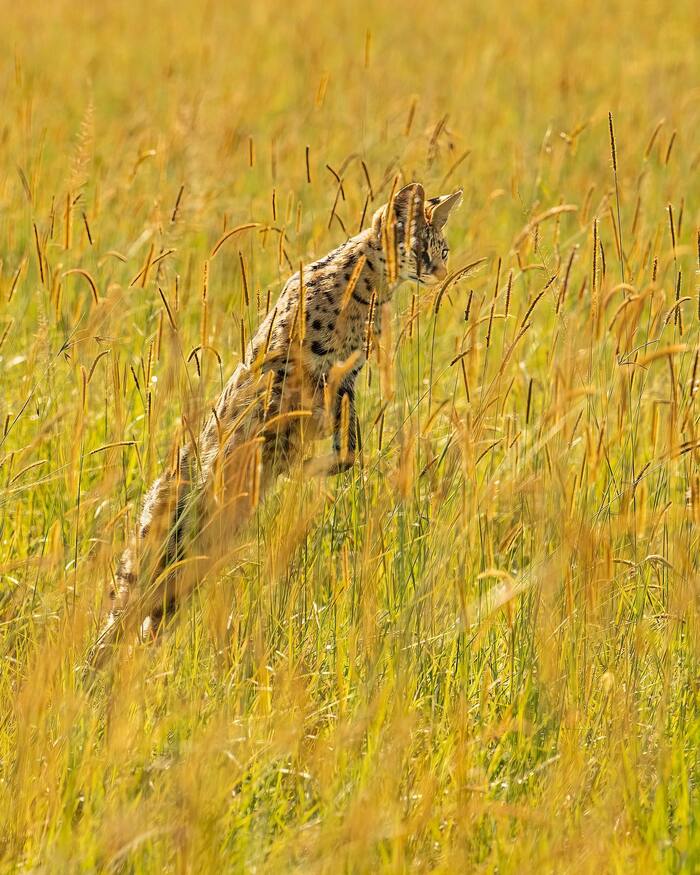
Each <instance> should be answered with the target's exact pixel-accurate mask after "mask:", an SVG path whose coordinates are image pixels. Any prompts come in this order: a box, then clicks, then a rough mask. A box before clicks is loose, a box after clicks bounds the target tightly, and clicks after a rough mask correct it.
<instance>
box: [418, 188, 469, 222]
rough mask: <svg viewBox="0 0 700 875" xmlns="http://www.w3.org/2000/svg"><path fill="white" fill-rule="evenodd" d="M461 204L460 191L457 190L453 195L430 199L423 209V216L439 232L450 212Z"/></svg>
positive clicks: (459, 189)
mask: <svg viewBox="0 0 700 875" xmlns="http://www.w3.org/2000/svg"><path fill="white" fill-rule="evenodd" d="M461 203H462V189H461V188H458V189H457V191H455V192H454V193H453V194H444V195H442V196H441V197H433V198H430V200H429V201H428V203H427V205H426V208H425V214H426V216H427V218H428V221H429V222H430V224H431V225H432V226H433V227H434V228H435V230H436V231H440V230H441V229H442V228H443V227H444V225H445V222H446V221H447V219H448V218H449V215H450V213H451V212H452V210H453V209H454V208H455V207H458V206H459V205H460V204H461Z"/></svg>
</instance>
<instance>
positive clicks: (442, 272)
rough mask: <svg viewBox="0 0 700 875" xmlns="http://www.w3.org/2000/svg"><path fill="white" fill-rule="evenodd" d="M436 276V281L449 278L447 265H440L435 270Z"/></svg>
mask: <svg viewBox="0 0 700 875" xmlns="http://www.w3.org/2000/svg"><path fill="white" fill-rule="evenodd" d="M434 275H435V278H436V279H439V280H444V279H445V277H446V276H447V268H446V267H445V265H444V264H439V265H438V266H437V267H436V268H435V272H434Z"/></svg>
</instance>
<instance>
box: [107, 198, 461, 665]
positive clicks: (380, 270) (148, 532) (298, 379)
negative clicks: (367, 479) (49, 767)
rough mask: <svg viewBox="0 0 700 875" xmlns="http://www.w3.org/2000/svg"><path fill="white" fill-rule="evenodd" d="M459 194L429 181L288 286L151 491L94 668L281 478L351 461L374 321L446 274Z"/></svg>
mask: <svg viewBox="0 0 700 875" xmlns="http://www.w3.org/2000/svg"><path fill="white" fill-rule="evenodd" d="M461 199H462V192H461V190H459V191H456V192H454V193H453V194H449V195H444V196H441V197H434V198H430V199H426V198H425V192H424V189H423V186H422V185H420V184H419V183H412V184H410V185H406V186H405V187H404V188H402V189H401V190H400V191H398V192H397V193H396V194H395V196H394V197H392V198H390V200H389V203H388V204H384V205H383V206H382V207H380V208H379V209H378V210H377V211H376V212H375V213H374V216H373V218H372V223H371V226H370V227H368V228H367V229H366V230H364V231H362V232H361V233H359V234H357V235H356V236H354V237H351V238H350V239H348V240H346V241H345V242H344V243H342V244H341V245H340V246H338V247H337V248H336V249H334V250H333V251H332V252H329V253H328V255H326V256H324V257H323V258H321V259H319V260H318V261H315V262H314V263H313V264H309V265H308V266H304V267H303V268H302V269H301V270H300V271H299V272H297V273H295V274H294V275H293V276H292V277H290V278H289V280H288V281H287V283H286V284H285V286H284V288H283V289H282V292H281V294H280V296H279V299H278V301H277V303H276V306H275V307H274V308H273V309H272V310H270V312H269V313H268V314H267V316H266V318H265V319H264V320H263V322H262V323H261V325H260V327H259V328H258V330H257V332H256V333H255V335H254V337H253V338H252V340H251V341H250V343H249V345H248V347H247V350H246V354H245V357H244V360H243V361H242V362H241V363H240V364H239V365H238V367H237V368H236V370H235V373H234V374H233V376H232V377H231V379H230V380H229V381H228V383H227V385H226V387H225V388H224V390H223V392H222V393H221V396H220V397H219V399H218V401H217V402H216V404H215V406H214V407H213V408H212V410H211V413H210V415H209V417H208V419H207V420H206V422H205V425H204V427H203V429H202V431H201V433H200V435H199V439H198V440H197V441H192V442H190V443H189V444H188V445H186V446H183V447H182V448H181V449H180V451H179V454H178V457H177V462H176V464H175V465H174V466H173V469H172V470H169V471H166V472H165V473H164V474H162V475H161V476H160V477H159V478H158V479H157V480H156V481H155V483H153V485H152V486H151V488H150V490H149V491H148V493H147V495H146V498H145V501H144V505H143V509H142V512H141V517H140V521H139V525H138V530H137V532H136V534H135V536H134V537H133V538H132V540H131V542H130V544H129V545H128V547H127V548H126V550H125V551H124V553H123V555H122V557H121V560H120V562H119V564H118V566H117V569H116V572H115V574H114V578H113V580H112V586H111V591H110V610H109V616H108V619H107V622H106V624H105V626H104V628H103V630H102V632H101V634H100V636H99V638H98V641H97V644H96V645H95V646H94V648H93V651H92V658H93V662H94V661H95V659H96V658H97V657H98V656H100V657H101V656H103V655H104V653H105V651H106V648H107V645H108V643H109V642H110V641H112V640H113V639H114V638H115V635H116V633H117V632H118V631H119V629H120V628H122V627H125V626H126V622H125V621H126V618H127V616H129V615H131V616H132V617H133V618H134V619H135V620H136V623H135V624H134V628H135V629H138V630H139V636H140V637H141V638H142V639H143V638H148V637H152V636H153V635H155V634H156V632H157V630H158V627H159V625H160V623H161V622H162V620H163V618H164V616H165V615H166V613H168V614H170V613H171V612H172V611H173V609H174V608H175V606H176V605H177V603H178V602H179V601H181V599H182V598H183V597H184V596H185V595H186V594H187V593H188V592H190V591H191V590H192V588H193V587H194V586H195V585H196V584H197V583H198V582H199V581H201V580H202V578H203V577H204V575H205V574H206V573H211V570H212V568H213V567H215V566H216V564H217V562H218V563H222V562H225V558H226V555H227V544H229V545H230V543H231V539H232V536H233V535H234V534H235V533H236V532H238V531H239V530H240V529H241V527H242V525H243V523H244V522H245V521H246V520H247V519H249V518H250V516H251V514H252V513H253V511H254V509H255V507H256V506H257V504H258V502H259V501H260V499H261V497H262V496H263V495H264V494H265V492H266V490H267V489H269V487H270V486H271V484H272V483H273V482H274V481H275V479H276V478H277V476H278V475H279V474H280V473H283V472H289V471H290V470H291V469H292V468H293V467H294V465H295V464H298V463H302V465H303V468H302V471H303V472H305V473H307V474H322V475H323V474H326V475H328V474H337V473H339V472H341V471H345V470H347V469H348V468H349V467H350V466H352V465H353V464H354V461H355V457H356V453H357V450H358V448H359V441H360V430H359V427H358V422H357V413H356V410H355V381H356V378H357V375H358V373H359V372H360V370H361V369H362V367H363V365H364V364H365V361H366V359H367V354H368V351H369V342H368V332H369V330H370V326H371V327H372V330H373V331H374V332H375V333H376V332H378V331H380V330H381V327H380V325H379V324H378V322H379V320H378V315H379V314H380V313H381V308H382V305H383V304H385V303H387V302H388V301H389V300H391V297H392V295H393V293H394V291H395V289H396V287H397V286H398V285H399V284H400V283H401V282H402V281H407V280H408V281H413V282H417V283H421V284H432V283H436V282H439V281H440V280H442V279H444V278H445V277H446V275H447V258H448V253H449V248H448V246H447V243H446V241H445V238H444V236H443V229H444V227H445V223H446V221H447V219H448V216H449V214H450V212H451V210H452V209H453V208H454V207H455V206H456V205H457V204H459V203H460V201H461ZM329 432H332V435H333V453H332V454H330V455H328V456H324V457H320V458H316V459H309V460H306V461H304V460H303V455H304V447H305V446H308V445H309V444H310V442H311V441H313V440H314V439H317V438H320V437H323V436H325V435H327V434H328V433H329ZM127 607H128V610H127Z"/></svg>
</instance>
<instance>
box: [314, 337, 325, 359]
mask: <svg viewBox="0 0 700 875" xmlns="http://www.w3.org/2000/svg"><path fill="white" fill-rule="evenodd" d="M311 352H312V353H313V354H314V355H320V356H325V355H328V350H327V349H326V347H325V346H324V345H323V344H322V343H319V342H318V340H312V341H311Z"/></svg>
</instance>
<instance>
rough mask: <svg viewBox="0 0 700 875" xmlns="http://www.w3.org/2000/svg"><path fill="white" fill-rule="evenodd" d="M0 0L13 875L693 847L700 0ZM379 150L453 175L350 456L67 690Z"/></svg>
mask: <svg viewBox="0 0 700 875" xmlns="http://www.w3.org/2000/svg"><path fill="white" fill-rule="evenodd" d="M0 11H2V22H3V24H2V28H1V29H0V47H1V48H2V52H0V98H1V100H2V104H1V105H2V107H3V110H4V111H3V118H2V120H0V143H1V144H2V156H3V161H2V164H1V165H0V367H1V368H2V374H3V392H2V396H1V398H0V429H1V432H0V433H1V434H2V448H1V449H0V483H1V484H2V485H1V489H2V495H1V498H0V521H1V522H0V525H1V531H2V536H1V540H0V573H1V575H2V576H1V577H0V604H1V605H2V613H1V615H0V622H1V624H2V638H1V641H2V669H1V670H0V694H1V696H2V700H1V701H2V708H1V709H0V726H1V729H0V800H1V802H2V805H1V808H0V859H1V860H2V867H3V869H4V871H14V870H16V869H19V870H24V869H26V870H36V871H46V872H78V871H80V872H82V871H85V872H89V871H123V872H139V873H140V872H160V871H177V872H189V871H192V872H207V871H226V872H228V871H257V872H286V871H298V872H304V873H307V872H318V873H326V872H327V873H337V872H348V873H349V872H368V873H369V872H378V871H387V872H404V871H417V872H444V873H448V872H449V873H452V872H467V871H474V872H492V871H497V872H499V873H511V872H512V873H516V872H517V873H521V872H552V873H560V872H571V873H596V875H599V873H602V872H606V873H607V872H618V873H627V872H631V871H639V872H688V873H690V872H696V871H698V870H699V869H700V838H699V836H698V813H699V792H700V791H699V788H698V774H699V770H698V748H699V745H700V717H699V715H698V678H699V672H698V655H699V651H698V644H699V639H698V593H699V587H698V580H699V578H698V529H697V526H698V523H699V522H700V434H698V415H699V414H698V403H697V397H698V387H699V386H700V371H699V369H698V349H699V348H700V330H699V329H700V287H699V273H698V271H700V239H699V237H698V228H699V227H700V138H698V131H699V130H700V89H699V88H698V83H699V82H700V52H698V49H697V46H698V38H699V36H700V19H699V17H698V12H697V9H696V7H695V4H693V3H691V2H690V0H687V2H686V0H681V2H678V3H675V4H672V5H668V4H662V3H660V2H658V0H650V2H649V3H646V4H644V5H643V6H639V5H638V4H609V3H603V2H601V0H592V2H588V3H585V4H584V3H577V4H572V3H565V4H564V5H563V6H557V7H553V6H552V5H551V4H549V5H546V4H544V3H540V2H536V0H528V2H526V3H523V4H508V5H507V6H506V5H504V4H481V5H480V6H479V7H477V6H476V5H475V6H474V7H473V8H472V7H470V6H467V4H462V3H459V2H457V0H445V2H441V3H437V4H427V3H425V4H423V3H418V2H414V0H410V2H406V3H402V4H393V5H391V6H390V5H389V4H385V5H383V6H381V7H380V6H376V7H374V8H370V7H369V6H364V5H360V4H341V3H336V2H330V3H328V4H324V5H320V4H317V3H310V2H308V0H299V2H296V3H294V4H293V5H286V6H285V5H282V4H274V3H271V2H269V0H260V2H256V3H251V4H242V3H232V4H225V3H218V4H213V3H206V4H205V3H202V4H199V3H196V2H190V3H186V2H168V3H165V2H154V3H149V4H145V3H140V4H137V3H135V2H133V0H123V2H120V3H118V4H117V3H114V4H92V5H88V4H77V3H74V2H68V0H54V2H52V3H48V2H36V3H27V4H19V3H15V4H11V3H9V2H7V0H5V2H3V3H2V6H1V10H0ZM609 113H611V114H612V115H611V117H609ZM397 173H401V174H402V175H403V178H404V179H411V178H418V179H420V180H421V181H423V182H424V184H425V186H426V189H427V190H428V193H429V194H435V193H438V192H443V191H450V190H452V189H453V188H455V187H456V186H457V185H463V186H464V189H465V198H464V204H463V207H462V209H461V210H460V211H459V212H456V213H455V215H454V217H453V219H452V220H451V224H450V227H449V235H448V236H449V239H450V244H451V248H452V261H451V265H450V267H451V269H452V270H453V271H454V272H456V273H455V275H454V276H453V278H452V282H451V284H450V285H449V287H446V288H444V289H442V290H441V294H440V295H439V298H438V297H436V294H435V292H426V291H425V290H421V289H418V288H411V287H410V286H408V287H405V288H404V289H402V290H401V291H400V293H399V294H398V295H397V296H396V299H395V302H394V307H393V310H392V312H391V313H390V314H386V316H387V318H386V319H385V324H387V327H388V330H387V332H386V335H385V337H384V339H383V341H382V344H381V349H380V350H379V354H378V355H376V354H375V355H374V356H373V359H372V363H371V366H370V367H368V368H367V369H366V371H365V372H363V375H362V377H361V380H360V383H361V388H360V414H361V421H362V425H363V436H364V445H365V446H364V453H363V460H362V462H363V463H362V465H361V466H357V467H356V468H354V469H353V470H352V471H351V472H350V473H348V474H346V475H343V476H341V477H339V478H337V479H332V480H327V481H322V482H318V481H315V482H312V483H310V482H302V480H301V479H300V478H299V476H296V475H295V476H293V477H292V478H291V479H289V480H286V481H280V483H279V484H278V487H277V489H276V490H275V491H274V493H273V494H272V495H271V496H270V497H268V498H267V500H266V501H265V502H264V503H263V505H262V506H261V507H260V509H259V511H258V513H257V516H256V518H255V520H254V522H253V523H252V525H251V526H250V527H249V528H248V529H247V530H246V533H245V537H244V538H243V539H242V540H241V543H240V544H239V545H238V546H237V549H236V551H235V553H234V554H233V555H232V556H231V557H230V562H229V564H228V568H227V571H226V573H224V574H222V575H221V576H220V577H218V578H217V579H212V580H210V581H209V582H208V584H207V585H206V586H205V587H202V588H201V589H200V590H199V591H198V592H197V593H196V594H195V596H194V598H193V599H192V600H191V601H190V602H189V603H188V604H187V605H186V606H185V607H184V608H183V609H182V612H181V614H180V616H179V619H178V620H177V621H176V622H175V623H173V624H172V625H171V626H170V627H169V628H168V630H167V632H166V634H165V635H164V636H163V637H162V640H160V641H159V643H158V644H157V645H156V646H153V647H149V648H136V649H133V650H131V651H129V650H128V649H127V648H126V647H122V649H121V653H120V656H119V658H118V659H117V660H115V662H114V664H112V665H111V666H108V667H107V668H106V669H105V670H104V671H103V672H102V673H101V674H100V675H99V676H98V678H97V680H96V682H95V683H94V684H93V685H92V686H91V685H90V684H88V683H86V682H85V679H84V678H83V675H82V674H81V670H80V668H81V666H82V665H83V663H84V660H85V655H86V652H87V648H88V647H89V645H90V643H91V641H93V640H94V636H95V634H96V630H97V628H98V624H99V618H100V614H101V611H102V609H103V606H104V599H105V582H106V581H107V579H108V577H109V574H110V568H111V567H113V563H114V561H115V557H116V556H117V555H118V552H119V549H120V548H121V546H122V545H123V543H124V540H125V537H126V534H127V532H128V531H129V529H130V527H131V525H132V524H133V522H134V519H135V515H136V513H137V509H138V506H139V501H140V498H141V496H142V495H143V491H144V488H145V487H146V486H147V484H148V482H149V481H150V480H151V478H153V477H154V476H155V475H156V474H157V473H158V472H159V471H160V470H161V469H162V467H163V466H164V465H166V464H167V462H168V459H170V458H171V455H172V453H173V451H174V450H175V449H176V447H177V444H178V442H180V441H182V440H184V439H186V438H187V436H188V434H189V433H190V431H195V432H196V428H197V423H198V421H199V418H200V417H201V416H202V414H203V412H204V411H206V410H207V409H208V404H209V403H210V402H211V400H212V399H213V398H215V396H216V395H217V392H218V391H219V388H220V386H221V381H222V379H226V377H227V375H228V374H229V373H231V372H232V370H233V368H234V367H235V364H236V363H237V361H238V360H239V357H240V351H241V347H242V345H243V344H244V343H245V341H246V339H247V338H249V337H250V335H251V332H252V331H254V330H255V327H256V325H257V323H258V321H259V319H260V318H261V315H263V314H264V313H265V311H266V309H267V307H268V306H269V301H270V300H272V301H273V302H274V299H275V296H276V294H277V293H278V291H279V289H280V287H281V285H282V283H283V282H284V280H285V278H286V277H287V276H288V275H289V273H290V270H291V266H292V265H293V266H295V267H296V266H297V265H298V264H299V262H308V261H309V260H311V259H312V258H314V257H319V256H321V255H323V254H324V253H325V252H326V251H328V250H329V249H331V248H332V247H333V246H334V245H336V244H337V242H339V241H340V240H341V239H343V238H344V236H345V233H346V231H347V233H354V232H355V231H356V230H357V228H358V227H359V225H360V223H361V219H362V217H363V216H365V221H366V216H367V215H368V214H369V215H371V212H372V209H373V207H374V206H376V205H377V204H378V203H381V202H382V201H383V200H385V199H386V198H387V197H388V194H389V192H390V190H391V186H392V184H393V180H394V178H395V176H396V174H397ZM475 262H476V263H475ZM469 265H472V267H471V269H470V270H468V271H464V272H462V273H460V272H459V271H460V269H461V268H463V267H467V266H469ZM321 449H322V448H321Z"/></svg>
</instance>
